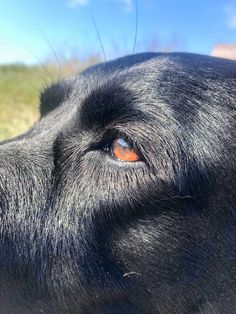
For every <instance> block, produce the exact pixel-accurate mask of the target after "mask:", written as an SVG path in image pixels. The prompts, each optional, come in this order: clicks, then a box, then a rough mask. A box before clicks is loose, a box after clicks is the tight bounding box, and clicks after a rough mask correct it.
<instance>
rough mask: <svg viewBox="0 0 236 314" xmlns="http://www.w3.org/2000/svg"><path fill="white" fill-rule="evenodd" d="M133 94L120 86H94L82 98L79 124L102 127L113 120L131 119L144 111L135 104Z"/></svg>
mask: <svg viewBox="0 0 236 314" xmlns="http://www.w3.org/2000/svg"><path fill="white" fill-rule="evenodd" d="M135 104H136V103H135V95H133V94H132V93H131V92H130V91H129V90H126V89H125V88H124V87H121V86H111V84H106V85H104V86H101V87H99V88H96V89H94V90H92V91H91V92H90V94H89V95H88V96H87V97H86V99H85V100H84V102H83V104H82V106H81V108H80V112H79V119H80V125H81V126H82V128H85V129H94V128H104V127H106V126H107V125H109V124H110V123H112V122H114V121H119V122H120V121H121V120H122V122H125V120H126V121H129V122H130V121H131V120H135V119H136V117H137V116H138V117H142V116H143V115H144V113H143V112H142V111H141V110H139V109H137V108H136V106H135Z"/></svg>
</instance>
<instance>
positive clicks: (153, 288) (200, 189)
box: [0, 53, 236, 314]
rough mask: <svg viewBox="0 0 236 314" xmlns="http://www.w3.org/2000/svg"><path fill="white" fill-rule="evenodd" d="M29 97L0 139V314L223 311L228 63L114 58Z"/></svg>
mask: <svg viewBox="0 0 236 314" xmlns="http://www.w3.org/2000/svg"><path fill="white" fill-rule="evenodd" d="M41 102H42V103H41V113H42V115H43V117H42V118H41V120H40V121H39V122H38V123H37V124H36V125H35V126H34V127H33V128H32V129H31V130H30V131H28V132H27V133H26V134H24V135H22V136H20V137H18V138H15V139H13V140H10V141H6V142H4V143H2V144H1V146H0V207H1V212H0V285H1V287H0V313H2V314H19V313H22V314H28V313H33V314H38V313H50V314H53V313H55V314H56V313H78V314H86V313H99V314H100V313H101V314H103V313H104V314H108V313H112V314H113V313H122V314H125V313H126V314H130V313H131V314H132V313H133V314H138V313H148V314H151V313H161V314H170V313H175V314H180V313H186V314H189V313H204V314H205V313H218V314H221V313H236V296H235V295H236V249H235V243H236V211H235V210H236V209H235V206H236V184H235V183H236V158H235V157H236V144H235V138H236V129H235V112H236V111H235V108H236V106H235V103H236V62H233V61H227V60H223V59H217V58H213V57H207V56H199V55H192V54H178V53H175V54H154V53H153V54H139V55H133V56H128V57H125V58H122V59H118V60H115V61H112V62H108V63H106V64H101V65H98V66H94V67H92V68H90V69H88V70H86V71H85V72H83V73H82V74H81V75H79V76H77V77H75V78H72V79H71V80H67V81H65V82H63V83H59V84H57V85H55V86H53V87H52V88H50V89H49V90H46V91H45V93H44V94H43V95H42V97H41ZM54 108H55V109H54ZM51 109H54V110H51ZM50 110H51V111H50ZM123 136H125V137H127V138H128V139H129V140H130V141H131V142H132V143H133V145H134V146H135V148H136V149H137V150H138V151H139V153H140V156H142V157H141V158H142V159H141V161H138V162H133V163H132V162H123V161H119V160H117V159H116V158H115V157H114V156H113V155H112V154H111V153H110V152H109V151H107V149H104V147H107V146H109V144H110V143H111V142H112V140H113V139H115V138H117V137H123Z"/></svg>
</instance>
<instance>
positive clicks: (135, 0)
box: [132, 0, 138, 55]
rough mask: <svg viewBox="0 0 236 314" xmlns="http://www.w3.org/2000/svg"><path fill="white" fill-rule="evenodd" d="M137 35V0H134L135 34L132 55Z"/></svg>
mask: <svg viewBox="0 0 236 314" xmlns="http://www.w3.org/2000/svg"><path fill="white" fill-rule="evenodd" d="M137 35H138V0H135V35H134V43H133V50H132V55H133V54H134V52H135V48H136V43H137Z"/></svg>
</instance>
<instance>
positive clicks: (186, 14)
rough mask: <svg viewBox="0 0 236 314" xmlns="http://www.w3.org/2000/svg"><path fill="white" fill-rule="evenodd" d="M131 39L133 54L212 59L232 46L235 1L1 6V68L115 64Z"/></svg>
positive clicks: (55, 0) (3, 2) (111, 0)
mask: <svg viewBox="0 0 236 314" xmlns="http://www.w3.org/2000/svg"><path fill="white" fill-rule="evenodd" d="M136 22H137V23H136ZM136 26H137V27H136ZM136 29H137V33H136ZM135 33H136V35H137V36H136V37H137V40H136V45H135V52H143V51H185V52H195V53H202V54H210V53H211V50H212V48H213V47H214V45H215V44H217V43H236V0H137V1H135V0H0V63H11V62H23V63H28V64H32V63H36V64H37V63H39V62H42V63H43V62H45V61H47V60H51V59H53V58H54V59H55V58H56V57H55V54H56V55H57V57H58V58H64V59H66V58H70V57H76V56H77V57H79V58H81V59H84V58H86V57H88V56H91V55H101V58H104V56H103V51H102V46H103V49H104V52H105V55H106V59H113V58H116V57H118V56H123V55H126V54H130V53H132V51H133V47H134V42H135ZM101 42H102V45H101Z"/></svg>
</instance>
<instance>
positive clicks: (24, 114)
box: [0, 65, 45, 140]
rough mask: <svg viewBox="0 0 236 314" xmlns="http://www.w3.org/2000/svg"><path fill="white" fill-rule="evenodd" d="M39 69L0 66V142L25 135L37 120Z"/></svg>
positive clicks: (42, 83) (39, 85)
mask: <svg viewBox="0 0 236 314" xmlns="http://www.w3.org/2000/svg"><path fill="white" fill-rule="evenodd" d="M43 85H45V81H43V78H42V69H40V68H39V67H26V66H23V65H5V66H0V140H3V139H6V138H10V137H13V136H16V135H19V134H21V133H23V132H25V131H26V130H27V129H28V128H30V127H31V126H32V125H33V124H34V123H35V121H37V119H38V118H39V110H38V106H39V93H40V89H42V88H43Z"/></svg>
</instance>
